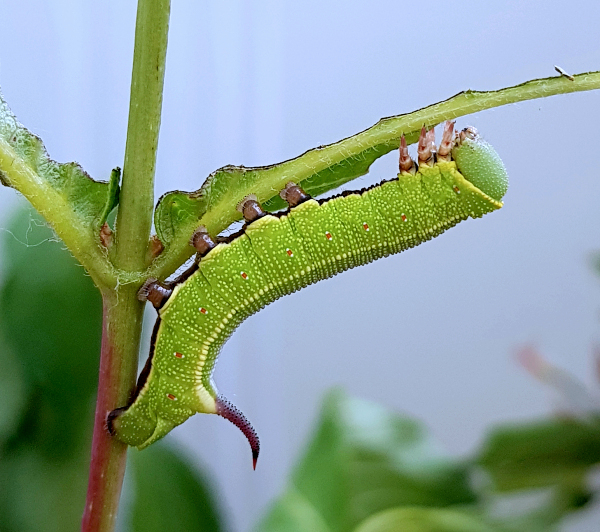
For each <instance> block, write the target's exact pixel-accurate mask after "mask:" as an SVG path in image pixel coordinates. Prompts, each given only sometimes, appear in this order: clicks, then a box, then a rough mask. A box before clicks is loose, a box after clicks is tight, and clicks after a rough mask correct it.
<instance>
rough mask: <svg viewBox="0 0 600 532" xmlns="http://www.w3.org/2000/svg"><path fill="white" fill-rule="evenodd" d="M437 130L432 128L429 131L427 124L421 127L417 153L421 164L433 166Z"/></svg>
mask: <svg viewBox="0 0 600 532" xmlns="http://www.w3.org/2000/svg"><path fill="white" fill-rule="evenodd" d="M434 135H435V132H434V130H433V129H431V130H430V131H429V132H428V131H427V130H426V129H425V126H423V127H422V128H421V135H420V136H419V143H418V145H417V155H418V158H419V165H422V164H424V165H426V166H431V165H432V164H433V154H434V153H435V143H434V142H435V136H434Z"/></svg>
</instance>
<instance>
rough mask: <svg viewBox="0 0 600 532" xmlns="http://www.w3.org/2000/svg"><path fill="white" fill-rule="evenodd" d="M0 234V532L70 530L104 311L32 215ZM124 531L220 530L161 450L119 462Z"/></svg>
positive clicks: (198, 488)
mask: <svg viewBox="0 0 600 532" xmlns="http://www.w3.org/2000/svg"><path fill="white" fill-rule="evenodd" d="M8 231H9V232H4V233H3V238H2V252H1V256H2V260H3V275H2V284H1V286H0V530H1V531H2V532H23V531H35V532H50V531H52V532H65V531H70V530H79V528H80V526H81V525H80V522H81V516H82V513H83V507H84V504H85V496H86V489H87V475H88V468H89V456H90V446H91V437H92V423H93V411H94V400H95V395H96V387H97V380H98V362H99V358H98V357H99V353H100V337H101V321H102V308H101V299H100V296H99V293H98V291H97V290H96V288H95V287H94V286H93V283H92V281H91V279H90V278H89V277H87V276H86V275H85V272H84V270H83V268H81V266H79V265H78V264H77V262H76V261H75V260H74V259H73V258H72V257H71V255H70V254H69V253H68V252H67V251H66V250H65V249H64V246H63V245H62V243H60V242H57V241H56V239H55V237H54V234H53V232H52V231H51V230H50V229H49V228H48V227H47V226H46V225H45V224H44V223H43V221H42V220H41V218H40V217H39V215H37V214H36V213H35V212H34V211H32V210H30V209H22V210H20V211H18V212H17V213H16V216H15V218H14V220H13V222H12V223H11V224H10V227H9V228H8ZM128 465H129V466H130V467H128V470H129V472H130V480H131V482H129V484H130V486H131V487H132V489H133V493H129V494H125V496H124V500H126V501H131V504H129V505H125V506H128V510H129V511H128V512H124V514H125V515H124V516H123V518H121V527H122V529H123V530H127V531H132V532H152V531H154V530H156V531H158V530H161V531H162V530H166V529H169V528H170V529H171V530H182V531H188V530H189V531H192V532H194V531H210V532H212V531H220V530H221V526H220V524H219V522H220V520H219V517H218V513H217V510H216V505H215V504H214V500H213V497H212V496H211V495H210V488H209V487H208V485H207V484H206V482H205V480H204V479H203V478H202V477H201V476H200V475H199V473H198V472H197V471H196V470H195V469H194V468H192V467H191V466H190V465H189V464H188V463H187V461H186V460H185V459H184V458H183V457H181V456H180V455H179V454H178V453H175V452H174V451H173V450H172V449H169V448H168V447H167V446H166V445H157V446H154V447H153V448H152V449H148V450H147V451H144V453H140V452H137V451H135V450H134V451H132V452H130V453H129V457H128Z"/></svg>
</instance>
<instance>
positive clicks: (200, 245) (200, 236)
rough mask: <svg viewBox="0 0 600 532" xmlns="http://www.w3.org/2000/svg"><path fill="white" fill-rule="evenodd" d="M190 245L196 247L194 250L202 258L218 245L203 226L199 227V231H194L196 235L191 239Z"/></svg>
mask: <svg viewBox="0 0 600 532" xmlns="http://www.w3.org/2000/svg"><path fill="white" fill-rule="evenodd" d="M190 244H191V245H192V246H194V248H195V249H196V251H197V252H198V255H200V256H201V257H204V255H206V254H207V253H208V252H209V251H210V250H211V249H212V248H214V247H215V246H216V245H217V244H215V241H214V240H213V239H212V238H211V237H210V235H209V234H208V231H207V230H206V227H204V226H203V225H201V226H200V227H198V229H196V230H195V231H194V234H193V235H192V238H191V239H190Z"/></svg>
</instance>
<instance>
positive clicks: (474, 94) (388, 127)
mask: <svg viewBox="0 0 600 532" xmlns="http://www.w3.org/2000/svg"><path fill="white" fill-rule="evenodd" d="M573 78H574V79H573V81H571V80H569V79H567V78H564V77H563V76H558V77H553V78H545V79H537V80H532V81H528V82H527V83H523V84H521V85H517V86H514V87H508V88H505V89H501V90H497V91H487V92H479V91H465V92H461V93H459V94H457V95H456V96H453V97H452V98H449V99H448V100H445V101H443V102H440V103H437V104H434V105H430V106H428V107H424V108H423V109H419V110H417V111H414V112H411V113H406V114H402V115H398V116H392V117H388V118H383V119H381V120H380V121H379V122H377V123H376V124H375V125H374V126H372V127H370V128H369V129H366V130H365V131H362V132H361V133H358V134H356V135H354V136H351V137H348V138H346V139H343V140H340V141H339V142H335V143H333V144H329V145H327V146H320V147H318V148H314V149H312V150H309V151H307V152H305V153H304V154H302V155H300V156H298V157H296V158H295V159H290V160H288V161H284V162H282V163H279V164H275V165H272V166H263V167H256V168H245V167H243V166H225V167H223V168H221V169H219V170H217V171H215V172H214V173H212V174H211V175H210V176H209V177H208V178H207V179H206V181H205V183H204V184H203V186H202V187H201V188H200V189H198V190H197V191H195V192H180V191H173V192H169V193H167V194H165V195H164V196H163V197H162V198H161V199H160V200H159V202H158V205H157V207H156V212H155V216H154V225H155V227H156V231H157V234H158V237H159V238H160V240H161V242H162V244H163V245H164V247H165V252H164V253H163V254H162V255H161V256H159V257H158V258H157V260H156V261H155V263H154V265H153V267H152V269H151V272H150V274H151V275H152V276H154V277H157V278H164V277H166V276H168V275H169V274H171V273H172V272H173V271H175V269H176V268H177V267H178V266H179V265H180V264H181V263H183V262H184V261H185V260H186V259H187V258H189V257H190V256H191V254H192V249H191V247H190V246H189V245H188V244H189V238H190V235H191V234H192V233H193V232H194V230H195V229H196V228H197V227H199V226H200V225H203V226H205V227H206V228H207V229H208V231H209V232H210V233H211V234H217V233H220V232H221V231H223V230H224V229H226V228H227V227H229V225H231V223H233V222H234V221H236V220H239V219H240V213H239V212H238V211H236V208H235V207H236V205H237V204H238V203H239V202H240V201H241V200H242V199H243V198H245V197H246V196H248V195H249V194H254V195H255V196H256V197H257V199H258V201H259V202H260V203H261V204H262V205H263V207H264V208H265V210H267V211H274V210H278V209H280V208H283V207H284V206H285V205H284V204H283V202H282V201H281V199H280V198H279V197H278V192H279V191H280V190H282V188H283V187H284V186H285V185H286V183H287V182H289V181H293V182H294V183H297V184H299V185H300V186H301V187H302V188H303V189H304V190H305V191H306V192H307V193H308V194H310V195H312V196H319V195H320V194H323V193H325V192H327V191H329V190H332V189H334V188H337V187H338V186H340V185H342V184H344V183H346V182H348V181H351V180H352V179H355V178H357V177H360V176H362V175H364V174H366V173H367V172H368V170H369V168H370V166H371V164H372V163H373V162H374V161H375V160H376V159H378V158H379V157H381V156H382V155H385V154H386V153H388V152H390V151H392V150H394V149H396V148H398V145H399V141H400V137H401V135H404V136H405V138H406V141H407V143H408V144H411V143H414V142H415V141H416V140H417V138H418V135H419V132H420V130H421V128H422V127H423V126H425V127H427V128H430V127H432V126H435V125H436V124H439V123H440V122H443V121H444V120H452V119H454V118H457V117H459V116H464V115H467V114H470V113H475V112H477V111H481V110H484V109H490V108H492V107H498V106H500V105H506V104H509V103H515V102H519V101H524V100H530V99H535V98H542V97H546V96H552V95H555V94H562V93H567V92H575V91H583V90H592V89H595V88H598V87H599V86H600V72H591V73H586V74H578V75H576V76H574V77H573Z"/></svg>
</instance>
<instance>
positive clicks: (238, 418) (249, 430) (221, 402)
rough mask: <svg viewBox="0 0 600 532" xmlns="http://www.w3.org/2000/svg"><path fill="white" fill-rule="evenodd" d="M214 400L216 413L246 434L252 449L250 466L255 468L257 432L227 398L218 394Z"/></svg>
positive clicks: (257, 448) (258, 447)
mask: <svg viewBox="0 0 600 532" xmlns="http://www.w3.org/2000/svg"><path fill="white" fill-rule="evenodd" d="M215 402H216V403H217V414H218V415H219V416H221V417H224V418H225V419H228V420H229V421H231V422H232V423H233V424H234V425H235V426H236V427H237V428H238V429H240V430H241V431H242V433H243V434H244V436H246V438H247V440H248V443H249V444H250V449H252V467H253V468H254V469H256V461H257V460H258V453H259V451H260V441H258V434H256V431H255V430H254V427H253V426H252V425H251V424H250V421H248V419H247V418H246V416H245V415H244V414H243V413H242V412H241V411H240V409H239V408H237V407H236V406H235V405H234V404H233V403H231V402H230V401H229V400H227V399H226V398H225V397H223V396H222V395H219V396H218V397H217V398H216V400H215Z"/></svg>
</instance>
